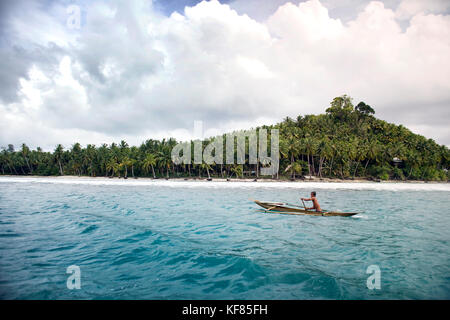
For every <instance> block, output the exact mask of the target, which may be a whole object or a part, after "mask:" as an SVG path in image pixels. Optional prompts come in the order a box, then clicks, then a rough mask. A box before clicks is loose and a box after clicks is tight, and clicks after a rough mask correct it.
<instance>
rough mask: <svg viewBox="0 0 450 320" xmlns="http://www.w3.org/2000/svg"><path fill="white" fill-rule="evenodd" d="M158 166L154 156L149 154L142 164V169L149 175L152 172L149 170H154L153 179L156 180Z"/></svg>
mask: <svg viewBox="0 0 450 320" xmlns="http://www.w3.org/2000/svg"><path fill="white" fill-rule="evenodd" d="M155 165H156V158H155V156H154V155H153V154H151V153H149V154H147V156H146V157H145V159H144V161H143V162H142V168H143V169H144V170H145V172H146V173H147V174H148V172H149V171H150V170H149V169H150V168H151V169H152V173H153V179H156V175H155V167H154V166H155Z"/></svg>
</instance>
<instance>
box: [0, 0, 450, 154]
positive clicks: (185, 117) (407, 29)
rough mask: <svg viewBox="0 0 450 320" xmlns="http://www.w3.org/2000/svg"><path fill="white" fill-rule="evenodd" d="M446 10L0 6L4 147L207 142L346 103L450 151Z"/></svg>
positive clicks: (371, 4) (235, 4) (138, 2)
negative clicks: (345, 99)
mask: <svg viewBox="0 0 450 320" xmlns="http://www.w3.org/2000/svg"><path fill="white" fill-rule="evenodd" d="M448 57H450V1H447V0H387V1H383V2H380V1H365V0H340V1H332V0H309V1H298V0H294V1H291V2H288V1H284V0H226V1H225V0H223V1H220V2H219V1H217V0H211V1H202V2H200V1H195V0H183V1H177V0H166V1H163V0H153V1H150V0H135V1H118V0H98V1H93V0H66V1H27V0H18V1H1V2H0V114H1V116H0V146H5V147H6V146H7V145H8V144H13V145H15V146H16V148H17V147H19V146H20V145H21V144H22V143H26V144H27V145H28V146H30V147H32V148H36V147H37V146H40V147H42V148H43V149H44V150H53V149H54V148H55V146H56V145H57V144H59V143H61V144H63V146H64V147H66V148H70V146H71V145H73V144H74V143H75V142H79V143H81V144H82V145H86V144H88V143H91V144H96V145H100V144H102V143H107V144H110V143H112V142H119V141H120V140H126V141H127V142H128V143H129V144H130V145H139V144H140V143H141V142H143V141H145V140H146V139H149V138H153V139H162V138H164V137H165V138H167V137H175V138H177V139H178V140H189V139H191V138H194V137H195V133H194V130H193V127H194V122H195V121H202V122H203V130H204V136H213V135H216V134H220V133H225V132H230V131H233V130H237V129H248V128H250V127H256V126H259V125H262V124H274V123H277V122H279V121H281V120H282V119H284V118H285V117H286V116H290V117H293V118H296V117H297V116H298V115H305V114H320V113H324V112H325V109H326V108H327V107H328V106H329V103H330V101H331V100H332V99H333V98H334V97H336V96H340V95H343V94H347V95H349V96H351V97H352V98H353V99H354V100H353V101H354V103H355V104H357V103H358V102H359V101H364V102H366V103H367V104H369V105H371V106H372V107H373V108H374V109H375V111H376V116H377V117H379V118H381V119H383V120H386V121H388V122H393V123H396V124H402V125H404V126H406V127H408V128H410V129H411V130H412V131H413V132H415V133H418V134H422V135H424V136H426V137H427V138H432V139H434V140H435V141H436V142H438V143H440V144H445V145H447V146H449V145H450V131H449V129H448V128H449V125H448V124H449V120H450V59H449V58H448Z"/></svg>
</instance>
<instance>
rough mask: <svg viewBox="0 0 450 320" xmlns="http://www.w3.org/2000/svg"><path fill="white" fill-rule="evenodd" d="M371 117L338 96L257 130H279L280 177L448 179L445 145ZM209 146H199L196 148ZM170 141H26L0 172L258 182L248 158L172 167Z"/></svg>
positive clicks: (8, 150)
mask: <svg viewBox="0 0 450 320" xmlns="http://www.w3.org/2000/svg"><path fill="white" fill-rule="evenodd" d="M374 114H375V110H374V109H373V108H372V107H371V106H369V105H368V104H366V103H364V102H359V103H358V104H357V105H356V107H354V106H353V103H352V99H351V98H350V97H349V96H347V95H343V96H340V97H336V98H334V99H333V101H332V102H331V103H330V107H329V108H327V109H326V114H321V115H305V116H298V117H297V119H296V120H294V119H291V118H286V119H285V120H284V121H283V122H281V123H279V124H276V125H272V126H263V127H262V128H264V129H273V128H276V129H279V130H280V170H279V174H280V176H281V177H284V178H298V177H302V176H305V175H311V176H318V177H328V178H341V179H351V178H357V177H364V178H376V179H384V180H387V179H396V180H407V179H414V180H436V181H448V178H449V172H448V169H449V159H450V153H449V149H448V148H447V147H446V146H443V145H438V144H437V143H435V142H434V141H433V140H432V139H426V138H425V137H423V136H421V135H417V134H414V133H412V132H411V131H410V130H408V129H407V128H405V127H403V126H402V125H395V124H391V123H387V122H386V121H383V120H379V119H376V118H375V117H374ZM259 129H260V128H256V130H259ZM210 141H211V140H210V139H207V140H205V141H203V148H205V147H206V146H207V145H208V143H209V142H210ZM192 143H193V142H192V141H191V144H192ZM176 144H177V141H176V140H175V139H172V138H170V139H168V140H166V139H163V140H161V141H159V140H152V139H150V140H147V141H145V142H143V143H142V144H141V145H140V146H131V147H130V146H129V145H128V144H127V143H126V142H125V141H121V142H120V143H119V144H116V143H112V144H111V145H106V144H103V145H101V146H99V147H96V146H95V145H92V144H88V145H87V146H86V147H84V148H83V147H82V146H81V145H80V144H79V143H74V144H73V145H72V146H71V147H70V148H64V147H63V146H62V145H57V146H56V148H55V149H54V151H53V152H44V151H42V149H41V148H39V147H38V148H37V149H36V150H30V149H29V147H28V146H27V145H26V144H22V146H21V147H20V149H19V150H17V151H16V150H15V149H14V146H13V145H11V144H10V145H8V146H7V147H4V148H2V149H3V150H2V151H1V152H0V174H4V175H5V174H12V175H30V174H34V175H47V176H48V175H88V176H109V177H114V176H118V177H129V176H133V177H147V176H149V177H154V178H155V177H156V178H157V177H188V176H192V177H194V176H195V177H203V176H205V175H206V176H208V177H258V171H259V170H258V169H259V167H260V164H257V165H254V164H249V163H248V159H247V162H246V163H245V164H223V165H221V164H213V165H207V164H206V163H203V164H180V165H176V164H174V163H173V162H172V160H171V150H172V149H173V147H174V146H175V145H176ZM224 152H225V148H224ZM191 156H192V155H191ZM224 158H225V157H224ZM276 177H277V178H278V177H279V175H276Z"/></svg>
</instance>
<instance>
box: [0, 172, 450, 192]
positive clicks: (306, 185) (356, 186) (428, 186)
mask: <svg viewBox="0 0 450 320" xmlns="http://www.w3.org/2000/svg"><path fill="white" fill-rule="evenodd" d="M0 183H32V184H34V183H51V184H76V185H96V186H102V185H105V186H158V187H172V188H216V189H219V188H275V189H308V190H311V189H336V190H338V189H345V190H387V191H409V190H412V191H447V192H450V184H449V183H402V182H399V183H393V182H384V183H383V182H381V183H376V182H358V183H356V182H278V181H258V182H246V181H230V182H227V181H185V180H164V179H158V180H151V179H132V178H130V179H127V180H125V179H117V178H116V179H109V178H100V177H97V178H88V177H11V176H8V177H0Z"/></svg>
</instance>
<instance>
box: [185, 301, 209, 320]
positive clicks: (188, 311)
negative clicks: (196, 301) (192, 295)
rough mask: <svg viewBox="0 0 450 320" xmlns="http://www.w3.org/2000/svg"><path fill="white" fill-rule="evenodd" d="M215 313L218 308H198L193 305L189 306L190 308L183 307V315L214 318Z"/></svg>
mask: <svg viewBox="0 0 450 320" xmlns="http://www.w3.org/2000/svg"><path fill="white" fill-rule="evenodd" d="M215 313H216V307H196V306H193V305H192V304H189V307H183V315H190V314H202V315H209V317H210V318H212V317H214V314H215Z"/></svg>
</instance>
